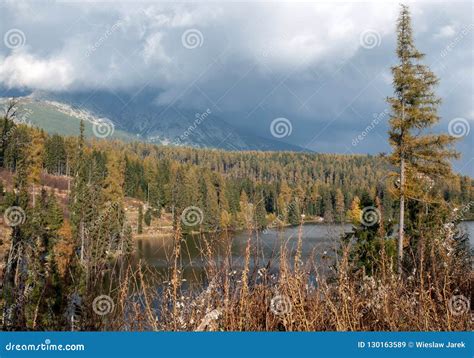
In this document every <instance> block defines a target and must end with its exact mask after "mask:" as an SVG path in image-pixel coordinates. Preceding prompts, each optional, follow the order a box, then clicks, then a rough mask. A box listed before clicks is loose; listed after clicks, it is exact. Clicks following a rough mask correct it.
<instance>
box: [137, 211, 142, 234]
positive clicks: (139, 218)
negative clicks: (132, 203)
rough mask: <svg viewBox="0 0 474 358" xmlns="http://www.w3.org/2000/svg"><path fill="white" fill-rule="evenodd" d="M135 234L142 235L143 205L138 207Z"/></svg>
mask: <svg viewBox="0 0 474 358" xmlns="http://www.w3.org/2000/svg"><path fill="white" fill-rule="evenodd" d="M137 234H143V205H141V204H140V206H139V207H138V224H137Z"/></svg>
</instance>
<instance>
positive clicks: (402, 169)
mask: <svg viewBox="0 0 474 358" xmlns="http://www.w3.org/2000/svg"><path fill="white" fill-rule="evenodd" d="M404 236H405V159H404V158H403V157H402V158H401V161H400V221H399V228H398V264H397V271H398V273H399V274H401V273H402V263H403V241H404Z"/></svg>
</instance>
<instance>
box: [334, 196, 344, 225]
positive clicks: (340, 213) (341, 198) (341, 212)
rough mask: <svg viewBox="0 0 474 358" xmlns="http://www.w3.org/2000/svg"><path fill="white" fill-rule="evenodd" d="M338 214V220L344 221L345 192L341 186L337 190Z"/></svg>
mask: <svg viewBox="0 0 474 358" xmlns="http://www.w3.org/2000/svg"><path fill="white" fill-rule="evenodd" d="M336 214H337V221H338V222H340V223H343V222H344V194H343V193H342V191H341V189H340V188H337V190H336Z"/></svg>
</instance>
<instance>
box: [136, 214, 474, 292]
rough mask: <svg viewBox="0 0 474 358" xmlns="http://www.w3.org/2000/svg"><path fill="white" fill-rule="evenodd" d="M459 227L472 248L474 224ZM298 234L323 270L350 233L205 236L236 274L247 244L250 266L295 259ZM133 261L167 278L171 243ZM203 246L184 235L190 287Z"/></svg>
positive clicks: (159, 243)
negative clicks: (228, 259) (228, 247)
mask: <svg viewBox="0 0 474 358" xmlns="http://www.w3.org/2000/svg"><path fill="white" fill-rule="evenodd" d="M461 225H462V227H463V228H464V229H465V230H466V232H467V233H468V234H469V237H470V244H471V248H474V221H469V222H463V223H462V224H461ZM299 230H301V237H302V261H303V262H304V261H306V260H307V259H309V258H313V260H312V261H313V262H316V263H317V264H318V266H319V267H320V268H321V269H322V270H324V269H327V268H328V266H330V263H331V261H332V257H333V256H334V254H333V252H334V249H336V248H337V243H338V238H339V237H340V236H341V235H342V234H343V233H344V232H349V231H350V230H351V225H344V226H341V225H329V224H307V225H304V226H303V227H302V228H298V227H290V228H284V229H281V230H276V229H270V230H268V231H266V232H263V233H259V234H258V237H257V236H256V235H255V234H251V235H250V234H249V233H247V232H238V233H232V234H229V235H230V236H231V237H230V238H228V239H226V238H225V237H224V235H219V236H217V235H206V236H205V238H206V240H208V242H209V245H208V246H209V247H212V248H214V249H216V250H217V252H216V253H215V255H214V257H215V258H217V261H219V260H220V259H221V258H222V257H224V256H225V255H224V252H225V247H226V244H225V242H226V240H231V241H232V245H231V257H232V263H231V264H232V268H233V269H235V270H238V269H239V268H240V267H242V265H243V262H244V258H245V248H246V245H247V241H248V240H249V238H250V240H251V242H252V245H251V246H252V252H251V257H252V261H253V263H256V264H257V266H258V267H263V266H265V265H267V264H268V262H269V261H270V262H271V267H273V268H274V269H276V268H277V267H278V261H279V255H280V248H281V247H282V245H285V246H286V247H287V250H288V255H289V256H290V257H294V255H295V253H296V249H297V242H298V234H299ZM136 248H137V250H136V258H138V259H141V260H144V261H145V262H146V263H147V264H149V265H151V266H153V267H154V268H156V269H157V270H158V271H159V272H161V273H162V274H163V276H164V277H165V278H166V275H167V273H168V268H169V267H171V266H172V262H171V257H172V252H173V239H172V238H170V237H159V238H154V239H141V240H137V242H136ZM206 250H207V247H206V244H205V243H204V242H203V240H201V239H200V238H199V237H198V236H197V235H187V236H185V237H184V238H183V240H182V246H181V258H180V261H181V262H180V263H181V265H182V267H183V272H182V277H183V279H184V280H185V281H186V282H188V283H190V284H192V283H199V282H203V280H205V269H206V268H207V267H208V265H207V262H206V260H205V259H204V255H203V253H205V252H207V251H206Z"/></svg>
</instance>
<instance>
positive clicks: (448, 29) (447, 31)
mask: <svg viewBox="0 0 474 358" xmlns="http://www.w3.org/2000/svg"><path fill="white" fill-rule="evenodd" d="M454 35H456V29H455V28H454V26H452V25H446V26H443V27H442V28H441V29H439V31H438V32H437V33H436V34H435V35H434V38H435V39H439V38H441V39H446V38H451V37H453V36H454Z"/></svg>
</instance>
